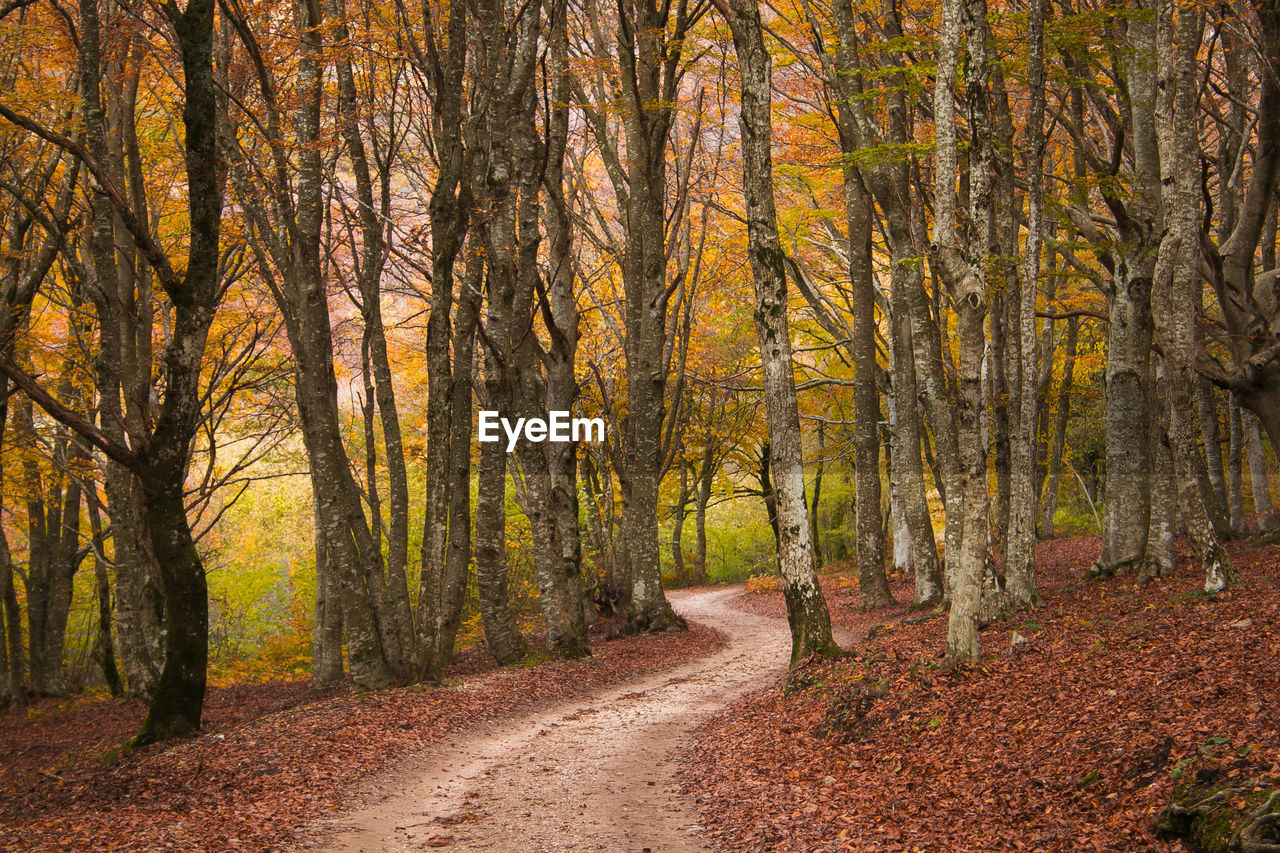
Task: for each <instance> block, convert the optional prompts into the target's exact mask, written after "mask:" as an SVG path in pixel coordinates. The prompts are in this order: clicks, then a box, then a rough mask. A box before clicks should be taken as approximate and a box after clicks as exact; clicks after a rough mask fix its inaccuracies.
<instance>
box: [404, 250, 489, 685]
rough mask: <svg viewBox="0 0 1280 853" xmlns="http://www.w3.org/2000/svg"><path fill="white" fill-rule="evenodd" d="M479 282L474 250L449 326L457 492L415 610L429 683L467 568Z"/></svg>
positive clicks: (438, 667) (449, 654) (450, 643)
mask: <svg viewBox="0 0 1280 853" xmlns="http://www.w3.org/2000/svg"><path fill="white" fill-rule="evenodd" d="M483 282H484V261H483V258H482V255H481V252H480V250H479V246H478V245H477V246H476V251H473V252H470V253H469V254H468V257H467V262H466V275H465V277H464V278H463V281H462V290H461V293H460V294H459V297H458V312H457V321H456V322H455V323H454V327H453V365H452V369H451V371H450V373H451V376H450V382H451V387H450V389H449V395H450V403H449V417H450V449H449V474H448V479H449V481H450V482H451V483H453V484H454V485H455V486H456V487H455V488H450V490H449V527H448V550H447V551H446V553H445V561H444V565H443V567H442V568H443V571H442V573H441V575H440V578H439V579H438V580H437V581H435V583H434V584H433V586H432V587H431V588H430V591H429V596H428V597H424V598H423V599H421V602H422V604H421V605H420V609H419V611H418V620H419V621H418V629H419V634H420V636H422V637H423V641H424V642H425V643H426V645H425V646H424V648H423V661H424V666H425V667H426V668H425V670H424V677H425V678H428V679H430V680H439V679H440V678H441V677H442V676H443V674H444V670H445V669H446V668H447V667H448V666H449V665H450V664H452V663H453V648H454V645H455V643H456V642H457V637H458V627H459V626H460V625H461V624H462V606H463V601H464V598H465V596H466V589H467V572H468V569H469V567H470V563H471V554H472V548H471V410H472V403H471V397H472V391H471V384H472V377H473V375H474V373H475V337H476V323H477V320H478V318H479V314H480V300H481V288H482V286H483ZM425 568H426V567H425V566H424V571H425ZM421 607H426V609H425V610H423V609H421Z"/></svg>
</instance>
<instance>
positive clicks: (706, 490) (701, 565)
mask: <svg viewBox="0 0 1280 853" xmlns="http://www.w3.org/2000/svg"><path fill="white" fill-rule="evenodd" d="M714 479H715V445H713V444H712V443H711V441H710V439H708V441H707V446H706V449H704V450H703V451H702V467H701V468H699V469H698V493H697V502H696V505H695V510H694V528H695V529H696V530H697V537H698V540H697V541H698V544H697V546H696V547H695V549H694V556H693V582H694V583H695V584H703V583H706V582H707V505H708V504H709V503H711V485H712V481H713V480H714ZM814 501H815V503H816V502H817V496H816V495H815V496H814ZM815 511H816V507H815Z"/></svg>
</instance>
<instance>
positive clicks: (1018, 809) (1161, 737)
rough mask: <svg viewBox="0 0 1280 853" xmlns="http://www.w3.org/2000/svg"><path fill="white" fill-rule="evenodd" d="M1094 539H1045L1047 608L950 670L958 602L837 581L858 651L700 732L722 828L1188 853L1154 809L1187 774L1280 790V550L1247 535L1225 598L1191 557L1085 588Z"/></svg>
mask: <svg viewBox="0 0 1280 853" xmlns="http://www.w3.org/2000/svg"><path fill="white" fill-rule="evenodd" d="M1097 548H1098V540H1097V539H1077V540H1065V541H1058V542H1050V543H1046V544H1044V545H1042V546H1041V547H1040V549H1039V552H1038V554H1039V565H1040V573H1041V579H1042V589H1043V590H1044V598H1045V604H1044V606H1043V607H1041V608H1038V609H1036V610H1034V611H1031V612H1029V613H1025V614H1021V615H1020V616H1018V618H1017V619H1016V620H1014V621H1013V622H1009V623H1002V624H997V625H992V626H990V627H989V628H987V629H985V630H984V631H983V632H982V641H983V645H984V649H985V651H984V654H983V661H982V664H981V666H980V667H978V668H977V669H961V670H958V671H956V672H952V673H947V672H945V671H944V670H943V669H942V668H941V667H940V660H939V659H938V657H937V653H938V651H939V650H940V649H941V648H942V647H943V644H944V639H945V632H946V623H945V620H944V619H943V618H939V617H937V616H935V617H933V618H928V619H926V620H925V621H916V620H917V619H918V618H919V615H917V614H911V613H908V612H907V611H906V609H905V608H898V609H895V610H892V611H880V612H879V613H877V614H870V615H869V614H860V613H858V612H857V611H856V609H855V608H856V606H857V590H856V587H853V586H851V585H850V584H848V583H847V582H842V580H841V579H840V578H838V577H831V578H828V579H827V582H826V584H825V585H826V586H827V587H828V593H829V600H830V601H831V602H832V613H833V616H834V618H835V619H836V621H837V625H841V624H843V626H844V627H845V628H846V630H850V629H852V630H853V633H854V636H856V637H857V640H858V643H857V645H856V648H855V650H854V651H853V652H852V654H851V655H850V656H849V657H847V658H846V659H844V660H841V661H838V662H834V663H821V664H809V665H806V666H805V667H803V668H802V669H800V670H798V671H796V672H794V673H793V674H792V675H791V677H790V678H789V680H788V684H787V685H786V686H785V687H774V688H769V689H767V690H763V691H761V692H758V693H756V694H754V695H752V696H750V697H748V698H746V699H744V700H742V701H740V702H738V703H735V705H733V706H732V707H730V708H729V709H727V710H726V711H724V712H722V713H721V714H719V715H717V717H716V718H715V719H714V720H713V721H712V722H710V723H708V724H707V725H706V726H705V727H704V728H703V729H702V731H701V733H700V737H699V739H698V741H697V743H696V745H695V746H694V747H693V749H692V750H691V752H690V755H689V760H690V767H689V770H688V771H687V772H686V775H685V779H686V782H687V785H688V787H689V789H690V790H691V791H692V792H694V793H696V795H697V796H698V797H699V799H700V803H701V807H702V812H703V818H704V822H705V824H706V826H707V831H708V833H709V834H710V835H711V836H712V837H714V838H715V839H716V840H717V841H718V842H719V843H720V844H721V845H722V846H723V847H724V849H728V850H739V851H755V850H768V851H802V850H803V851H819V850H823V851H825V850H871V849H875V850H879V851H915V850H921V851H924V850H929V851H933V850H948V851H950V850H983V851H989V850H1016V849H1022V850H1045V851H1077V850H1115V851H1122V850H1123V851H1137V850H1178V849H1182V848H1181V847H1179V846H1178V843H1177V842H1165V841H1162V840H1158V839H1156V838H1155V837H1154V835H1153V830H1152V822H1153V819H1154V818H1155V817H1156V815H1158V814H1159V813H1160V812H1161V810H1162V809H1164V808H1165V807H1166V806H1167V805H1168V803H1169V801H1170V798H1171V796H1172V795H1173V791H1174V789H1175V787H1176V786H1177V785H1178V784H1179V783H1180V782H1185V781H1189V780H1192V779H1195V778H1197V774H1199V775H1200V777H1201V778H1205V777H1207V776H1209V775H1210V774H1214V775H1218V774H1220V776H1221V778H1223V779H1227V780H1238V781H1244V780H1261V781H1262V782H1263V783H1264V785H1266V786H1267V787H1277V786H1280V654H1278V653H1277V652H1278V651H1280V553H1277V550H1276V549H1275V548H1267V549H1265V550H1257V549H1254V548H1251V547H1250V546H1247V545H1244V546H1237V547H1233V548H1232V556H1233V558H1234V559H1235V560H1236V563H1237V565H1238V567H1239V568H1240V570H1241V574H1242V576H1243V579H1244V580H1243V582H1242V583H1241V584H1240V585H1239V586H1238V587H1234V588H1232V589H1231V590H1229V591H1228V592H1227V593H1225V594H1223V595H1221V596H1219V597H1218V598H1216V599H1209V598H1205V597H1204V596H1203V595H1202V594H1200V593H1199V592H1198V589H1199V587H1200V586H1201V584H1202V583H1203V577H1202V576H1201V575H1200V573H1199V572H1197V571H1194V570H1192V569H1191V568H1190V567H1189V566H1187V565H1184V566H1180V568H1179V572H1178V573H1177V574H1176V575H1175V576H1174V577H1172V578H1168V579H1165V580H1160V581H1156V582H1153V583H1151V584H1149V585H1148V586H1146V587H1144V588H1142V589H1137V588H1135V586H1134V582H1133V579H1132V578H1120V579H1116V580H1110V581H1104V582H1092V581H1091V582H1077V581H1078V578H1079V577H1080V576H1081V575H1082V574H1083V572H1084V570H1085V569H1086V568H1087V567H1088V566H1089V562H1090V560H1091V559H1092V558H1093V557H1094V556H1096V554H1097ZM895 594H897V595H898V598H899V600H906V596H907V594H909V590H908V589H906V588H898V589H895ZM775 597H777V598H778V601H774V600H773V599H774V598H775ZM750 598H751V599H753V600H751V601H750V603H749V604H748V605H747V606H749V607H750V608H751V609H752V610H753V611H755V612H768V611H770V610H773V609H775V608H777V607H778V606H780V597H779V596H776V595H775V594H774V593H765V594H760V595H756V596H752V597H750ZM921 615H923V614H921ZM874 625H880V626H881V627H874V628H871V629H870V630H869V627H870V626H874ZM1015 632H1016V633H1017V636H1018V637H1019V638H1020V639H1025V640H1026V642H1019V643H1017V644H1016V645H1013V644H1012V640H1013V638H1014V633H1015ZM868 634H870V635H871V636H870V637H869V638H868ZM1246 806H1247V804H1246Z"/></svg>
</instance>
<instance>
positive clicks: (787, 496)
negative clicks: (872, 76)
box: [728, 0, 887, 666]
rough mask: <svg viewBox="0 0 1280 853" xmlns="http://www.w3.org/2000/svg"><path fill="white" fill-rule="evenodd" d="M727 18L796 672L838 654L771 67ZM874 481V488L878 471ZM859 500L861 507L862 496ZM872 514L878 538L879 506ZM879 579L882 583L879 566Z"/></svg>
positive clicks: (738, 10)
mask: <svg viewBox="0 0 1280 853" xmlns="http://www.w3.org/2000/svg"><path fill="white" fill-rule="evenodd" d="M728 18H729V26H730V28H731V30H732V31H733V43H734V49H735V51H736V53H737V56H738V68H739V71H740V79H741V86H742V112H741V116H740V119H739V121H740V125H741V129H742V153H743V157H742V170H743V187H744V191H745V195H746V201H747V243H748V248H747V251H748V255H749V257H750V260H751V274H752V279H753V280H754V282H755V293H756V310H755V321H756V332H757V336H758V338H759V341H760V359H761V362H762V367H763V373H764V377H763V385H764V397H765V412H766V415H767V418H768V423H769V446H770V451H771V456H772V461H773V468H774V480H775V482H776V484H777V503H778V531H779V538H780V548H779V554H778V563H779V568H780V569H781V572H782V580H783V593H784V596H785V598H786V602H787V618H788V621H789V623H790V625H791V664H792V666H795V665H796V664H798V663H800V662H801V661H803V660H805V659H806V658H808V657H810V656H811V655H815V654H817V655H830V654H835V653H838V652H839V650H840V649H839V646H837V645H836V643H835V640H833V639H832V637H831V619H830V616H829V614H828V613H827V603H826V599H825V598H824V597H823V595H822V588H821V587H820V586H819V585H818V575H817V571H816V568H815V566H814V560H813V549H812V547H811V546H810V543H809V519H808V516H807V511H806V507H805V487H804V459H803V453H802V447H801V437H800V414H799V407H798V404H797V401H796V388H795V376H794V374H793V372H792V371H793V369H794V368H793V364H792V359H791V338H790V330H789V327H788V324H787V310H786V309H787V278H786V266H785V263H784V259H783V255H782V248H781V244H780V241H779V238H778V226H777V214H776V212H775V210H774V196H773V162H772V157H771V154H770V145H771V143H772V129H771V119H770V104H771V96H772V93H771V87H770V76H771V60H770V58H769V54H768V52H767V51H766V49H765V45H764V35H763V32H762V29H761V24H760V11H759V8H758V7H757V6H756V4H755V3H754V2H751V0H733V3H732V5H731V7H730V10H729V15H728ZM872 393H873V394H874V389H873V391H872ZM878 444H879V443H878V441H877V446H878ZM876 477H877V486H878V485H879V479H878V478H879V472H877V473H876ZM877 491H878V490H877ZM859 500H862V497H861V495H860V496H859ZM876 509H877V512H876V515H877V523H876V537H877V538H878V537H879V535H880V530H879V519H878V516H879V507H878V506H877V508H876ZM880 573H881V577H882V578H883V573H884V565H883V561H882V563H881V565H880ZM886 592H887V589H886Z"/></svg>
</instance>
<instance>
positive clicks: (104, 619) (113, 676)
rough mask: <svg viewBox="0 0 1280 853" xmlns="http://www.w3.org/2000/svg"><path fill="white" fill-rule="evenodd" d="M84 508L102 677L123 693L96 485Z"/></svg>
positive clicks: (0, 648) (88, 493)
mask: <svg viewBox="0 0 1280 853" xmlns="http://www.w3.org/2000/svg"><path fill="white" fill-rule="evenodd" d="M85 508H86V510H87V514H88V516H89V529H90V531H91V535H92V537H93V538H92V540H91V547H92V549H93V581H94V592H95V594H96V599H97V605H98V614H97V615H98V654H99V656H100V660H99V663H100V665H101V666H102V678H103V680H104V681H106V683H107V689H108V690H110V691H111V695H112V696H123V695H124V681H122V680H121V678H120V669H119V667H118V666H117V665H116V646H115V640H114V638H113V636H112V633H111V578H110V576H108V574H107V560H106V553H107V552H106V542H107V537H106V531H104V530H103V529H102V507H101V505H100V503H99V500H98V495H97V493H96V491H95V489H93V488H90V489H88V490H87V491H86V492H85ZM0 547H3V546H0ZM5 550H7V548H5ZM0 559H2V558H0ZM2 571H3V567H0V572H2ZM0 584H3V579H0ZM3 652H4V649H3V639H2V638H0V656H3ZM0 687H2V685H0Z"/></svg>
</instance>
